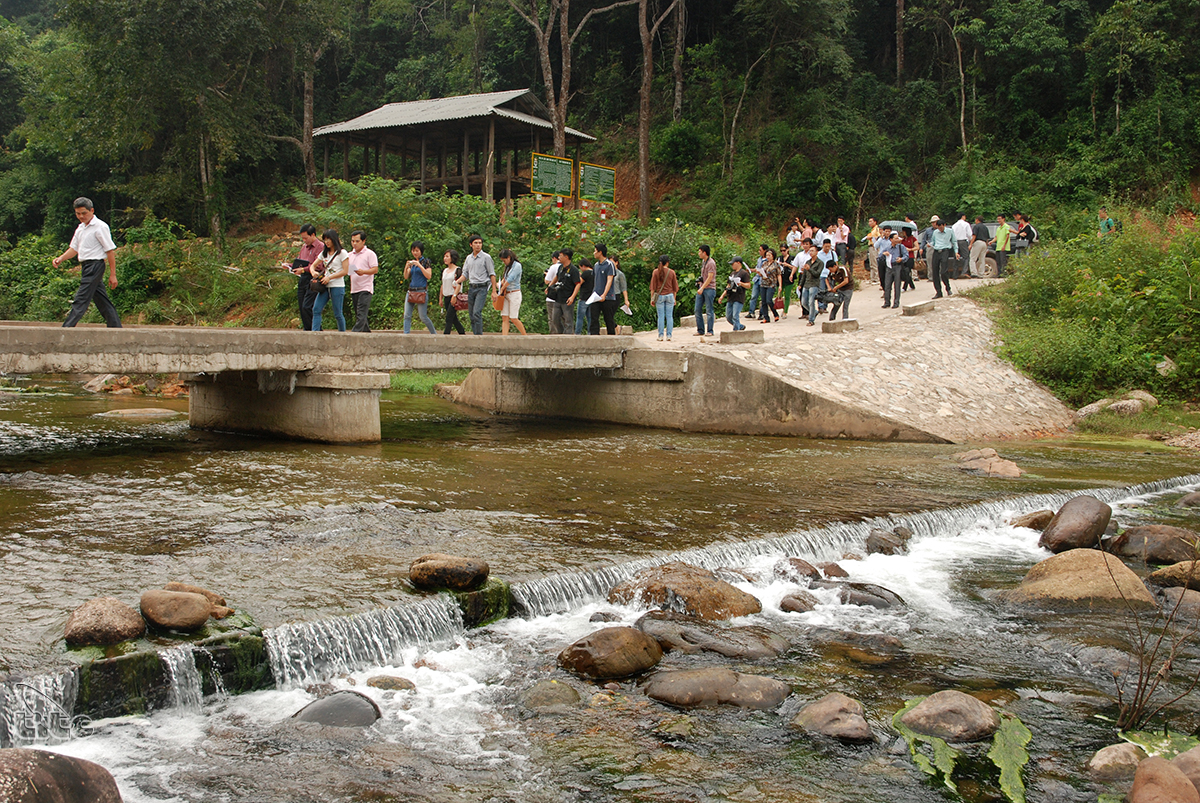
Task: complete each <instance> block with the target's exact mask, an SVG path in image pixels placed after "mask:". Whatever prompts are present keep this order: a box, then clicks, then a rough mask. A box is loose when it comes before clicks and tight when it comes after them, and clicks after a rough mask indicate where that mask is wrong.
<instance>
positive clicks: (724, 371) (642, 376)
mask: <svg viewBox="0 0 1200 803" xmlns="http://www.w3.org/2000/svg"><path fill="white" fill-rule="evenodd" d="M452 397H453V398H454V400H455V401H458V402H461V403H463V404H469V405H471V406H474V407H482V408H484V409H487V410H492V411H493V412H498V413H504V414H507V415H523V416H545V417H555V418H575V419H584V420H591V421H609V422H613V423H619V424H632V425H636V426H646V427H662V428H666V429H679V430H685V431H691V432H725V433H739V434H747V435H758V434H766V435H793V436H800V437H812V438H849V439H855V440H872V441H911V442H924V443H945V442H947V441H946V440H945V439H944V438H941V437H939V436H937V435H935V434H933V433H930V432H925V431H923V430H920V429H917V428H915V427H912V426H910V425H909V424H906V423H904V422H901V421H895V420H893V419H890V418H887V417H886V416H882V415H878V414H875V413H872V412H870V411H868V410H864V409H861V408H857V407H853V406H850V405H846V404H842V403H840V402H836V401H832V400H830V399H825V398H822V397H821V396H818V395H816V394H813V393H809V392H808V391H805V390H802V389H801V388H799V387H797V386H795V385H793V384H791V383H790V382H788V381H787V380H785V379H782V378H780V377H778V376H776V375H774V374H771V373H768V372H766V371H762V370H758V369H755V368H751V367H747V366H745V365H742V364H740V363H738V362H735V361H734V360H732V359H728V358H725V357H723V356H720V355H707V354H697V353H684V352H676V351H651V350H645V351H642V350H635V351H629V352H626V361H625V367H624V368H622V369H619V370H616V371H523V370H508V371H500V370H491V369H476V370H474V371H472V372H471V373H470V375H469V376H468V377H467V379H466V381H465V382H463V384H462V385H461V386H459V387H458V388H457V389H456V390H455V391H454V392H453V394H452Z"/></svg>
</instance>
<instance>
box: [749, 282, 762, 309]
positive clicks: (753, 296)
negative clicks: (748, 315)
mask: <svg viewBox="0 0 1200 803" xmlns="http://www.w3.org/2000/svg"><path fill="white" fill-rule="evenodd" d="M761 294H762V282H761V280H760V278H759V276H758V274H755V275H754V278H753V279H751V280H750V303H749V304H748V305H747V309H749V310H750V311H751V312H757V311H758V297H759V296H760V295H761Z"/></svg>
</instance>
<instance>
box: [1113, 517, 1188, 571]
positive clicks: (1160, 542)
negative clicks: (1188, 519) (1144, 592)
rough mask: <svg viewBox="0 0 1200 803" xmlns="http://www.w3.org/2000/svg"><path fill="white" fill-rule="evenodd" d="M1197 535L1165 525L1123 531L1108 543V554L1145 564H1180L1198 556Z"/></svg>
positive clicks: (1145, 526)
mask: <svg viewBox="0 0 1200 803" xmlns="http://www.w3.org/2000/svg"><path fill="white" fill-rule="evenodd" d="M1198 544H1200V533H1196V532H1194V531H1192V530H1186V529H1184V528H1183V527H1171V526H1169V525H1166V524H1146V525H1141V526H1136V527H1129V528H1126V530H1125V532H1123V533H1121V534H1120V535H1118V536H1117V537H1116V538H1114V539H1113V540H1112V542H1111V543H1110V544H1109V547H1108V551H1109V552H1111V553H1113V554H1114V555H1120V556H1122V557H1125V558H1137V559H1138V560H1140V561H1142V562H1144V563H1155V564H1163V563H1179V562H1181V561H1185V560H1195V559H1196V557H1197V555H1198V554H1200V549H1198V547H1197V545H1198Z"/></svg>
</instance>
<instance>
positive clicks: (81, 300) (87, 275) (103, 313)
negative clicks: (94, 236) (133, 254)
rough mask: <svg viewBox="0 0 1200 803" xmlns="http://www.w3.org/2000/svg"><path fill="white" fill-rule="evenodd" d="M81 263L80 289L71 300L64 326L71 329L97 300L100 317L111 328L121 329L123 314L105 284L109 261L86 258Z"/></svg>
mask: <svg viewBox="0 0 1200 803" xmlns="http://www.w3.org/2000/svg"><path fill="white" fill-rule="evenodd" d="M79 264H80V268H81V271H80V275H79V289H78V290H76V291H75V298H74V300H72V301H71V311H70V312H68V313H67V319H66V320H65V321H63V326H64V327H66V328H68V329H69V328H71V327H72V326H74V325H75V324H77V323H79V321H80V319H82V318H83V316H84V315H85V314H86V313H87V311H88V305H89V304H91V303H92V302H93V301H95V302H96V309H98V310H100V317H102V318H103V319H104V323H105V325H107V326H108V327H109V328H110V329H120V328H121V315H120V314H119V313H118V312H117V308H116V307H114V306H113V303H112V301H111V300H110V299H109V297H108V289H107V288H105V286H104V269H105V268H106V267H107V266H108V261H107V260H104V259H85V260H84V261H83V262H81V263H79Z"/></svg>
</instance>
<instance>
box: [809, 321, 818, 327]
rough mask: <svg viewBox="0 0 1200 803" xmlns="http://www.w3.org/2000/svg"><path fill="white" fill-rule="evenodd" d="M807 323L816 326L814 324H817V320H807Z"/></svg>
mask: <svg viewBox="0 0 1200 803" xmlns="http://www.w3.org/2000/svg"><path fill="white" fill-rule="evenodd" d="M808 325H809V326H816V325H817V322H816V321H809V322H808Z"/></svg>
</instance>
